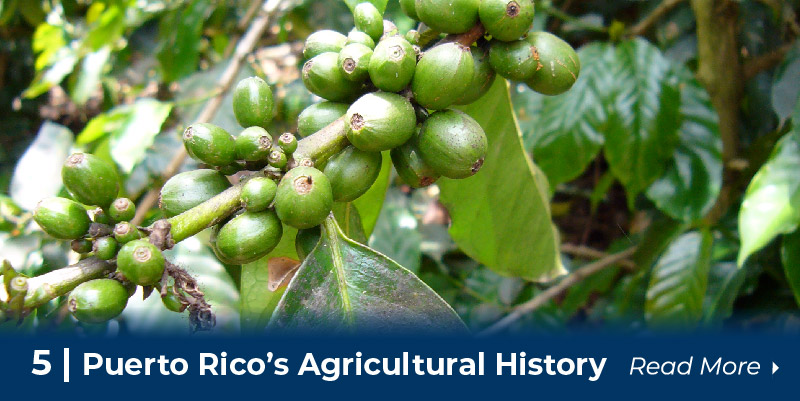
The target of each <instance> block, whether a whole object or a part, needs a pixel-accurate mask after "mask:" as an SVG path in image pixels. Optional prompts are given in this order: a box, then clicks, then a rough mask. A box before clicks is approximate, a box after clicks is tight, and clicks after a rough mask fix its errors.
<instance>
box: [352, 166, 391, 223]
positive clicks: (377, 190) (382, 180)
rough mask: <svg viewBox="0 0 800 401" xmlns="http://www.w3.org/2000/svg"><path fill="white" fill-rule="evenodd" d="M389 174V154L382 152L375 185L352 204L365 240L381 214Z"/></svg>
mask: <svg viewBox="0 0 800 401" xmlns="http://www.w3.org/2000/svg"><path fill="white" fill-rule="evenodd" d="M391 173H392V160H391V158H390V157H389V152H383V161H382V164H381V172H380V173H378V178H376V179H375V183H374V184H372V186H371V187H370V188H369V189H368V190H367V192H366V193H365V194H364V195H361V197H359V198H358V199H356V200H354V201H353V202H352V203H353V204H354V205H355V206H356V209H358V212H359V214H360V215H361V223H362V224H363V225H364V234H365V235H366V236H367V238H369V236H370V234H372V230H373V229H375V224H376V222H377V221H378V215H380V213H381V207H382V206H383V199H384V198H385V197H386V189H387V188H389V179H390V178H391V177H390V176H391Z"/></svg>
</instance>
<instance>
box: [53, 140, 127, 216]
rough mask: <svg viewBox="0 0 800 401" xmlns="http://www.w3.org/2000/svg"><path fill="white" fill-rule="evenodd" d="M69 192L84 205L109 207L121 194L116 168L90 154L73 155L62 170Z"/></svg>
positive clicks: (62, 177) (62, 176)
mask: <svg viewBox="0 0 800 401" xmlns="http://www.w3.org/2000/svg"><path fill="white" fill-rule="evenodd" d="M61 179H62V180H63V182H64V186H65V187H66V188H67V191H69V193H70V194H71V195H72V197H73V198H75V200H76V201H78V202H80V203H83V204H84V205H95V206H100V207H102V208H105V207H107V206H108V205H110V204H111V202H113V201H114V199H115V198H116V197H117V193H118V192H119V178H118V177H117V170H115V169H114V166H113V165H112V164H111V163H109V162H107V161H105V160H103V159H101V158H99V157H97V156H95V155H93V154H90V153H73V154H72V155H70V156H69V157H68V158H67V161H66V162H65V163H64V167H63V168H62V169H61Z"/></svg>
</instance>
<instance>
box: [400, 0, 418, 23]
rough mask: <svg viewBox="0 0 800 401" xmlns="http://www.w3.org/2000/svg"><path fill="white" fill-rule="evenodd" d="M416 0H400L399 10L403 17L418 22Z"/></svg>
mask: <svg viewBox="0 0 800 401" xmlns="http://www.w3.org/2000/svg"><path fill="white" fill-rule="evenodd" d="M416 2H417V1H416V0H400V9H402V10H403V13H404V14H405V15H408V16H409V18H411V19H413V20H416V21H419V15H417V6H416V4H415V3H416Z"/></svg>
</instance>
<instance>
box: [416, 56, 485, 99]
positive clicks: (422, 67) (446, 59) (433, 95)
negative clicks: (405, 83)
mask: <svg viewBox="0 0 800 401" xmlns="http://www.w3.org/2000/svg"><path fill="white" fill-rule="evenodd" d="M474 69H475V66H474V61H473V59H472V52H470V49H469V48H468V47H466V46H464V45H462V44H460V43H454V42H451V43H444V44H441V45H437V46H434V47H433V48H432V49H430V50H428V51H427V52H425V54H423V55H422V58H421V59H420V60H419V63H417V70H416V72H415V73H414V79H413V80H412V81H411V90H412V92H413V93H414V100H416V101H417V103H419V104H420V105H421V106H423V107H425V108H428V109H433V110H441V109H444V108H447V107H448V106H450V105H451V104H453V103H454V102H455V101H456V100H457V99H459V98H460V97H461V96H463V95H464V93H465V92H466V91H467V89H468V88H469V86H470V85H471V84H472V78H473V75H474V73H475V72H474Z"/></svg>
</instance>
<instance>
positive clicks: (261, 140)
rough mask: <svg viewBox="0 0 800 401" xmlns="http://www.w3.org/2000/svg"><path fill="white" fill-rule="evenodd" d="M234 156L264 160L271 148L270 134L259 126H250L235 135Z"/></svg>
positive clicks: (250, 159) (248, 159)
mask: <svg viewBox="0 0 800 401" xmlns="http://www.w3.org/2000/svg"><path fill="white" fill-rule="evenodd" d="M235 143H236V157H237V158H238V159H239V160H244V161H259V160H266V158H267V155H269V151H270V149H271V148H272V136H271V135H270V134H269V132H267V130H265V129H264V128H261V127H250V128H247V129H245V130H244V131H242V132H241V133H240V134H239V136H237V137H236V140H235Z"/></svg>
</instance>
